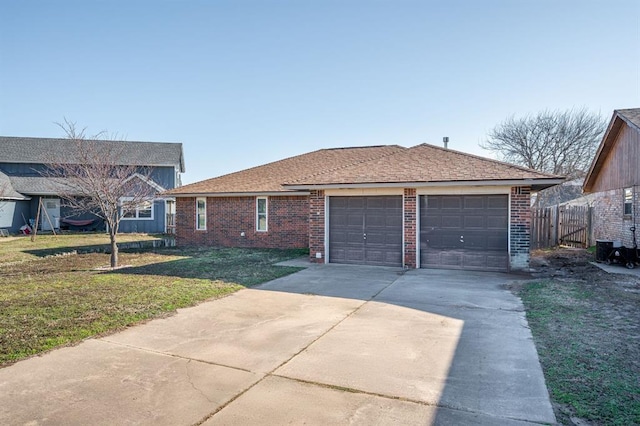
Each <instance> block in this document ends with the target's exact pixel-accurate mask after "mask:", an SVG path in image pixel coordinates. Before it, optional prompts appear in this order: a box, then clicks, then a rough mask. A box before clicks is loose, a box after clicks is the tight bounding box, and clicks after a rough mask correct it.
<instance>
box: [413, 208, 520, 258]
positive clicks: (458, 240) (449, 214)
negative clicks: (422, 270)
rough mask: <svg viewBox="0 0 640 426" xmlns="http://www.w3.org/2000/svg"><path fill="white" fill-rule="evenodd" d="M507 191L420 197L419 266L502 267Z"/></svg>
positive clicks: (505, 248)
mask: <svg viewBox="0 0 640 426" xmlns="http://www.w3.org/2000/svg"><path fill="white" fill-rule="evenodd" d="M508 215H509V209H508V196H507V195H469V196H460V195H436V196H422V197H420V263H421V266H423V267H427V268H428V267H432V268H455V269H471V270H492V271H506V270H507V269H508V264H509V263H508V262H509V254H508V224H509V217H508Z"/></svg>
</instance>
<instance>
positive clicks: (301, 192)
mask: <svg viewBox="0 0 640 426" xmlns="http://www.w3.org/2000/svg"><path fill="white" fill-rule="evenodd" d="M160 195H161V196H164V197H175V198H193V197H196V198H197V197H211V198H216V197H217V198H221V197H260V196H263V197H295V196H305V195H309V191H308V190H292V191H251V192H189V193H172V192H170V191H169V192H164V193H161V194H160Z"/></svg>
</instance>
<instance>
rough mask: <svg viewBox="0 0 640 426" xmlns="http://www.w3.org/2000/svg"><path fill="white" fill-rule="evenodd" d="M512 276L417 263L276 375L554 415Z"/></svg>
mask: <svg viewBox="0 0 640 426" xmlns="http://www.w3.org/2000/svg"><path fill="white" fill-rule="evenodd" d="M445 272H446V273H445ZM511 278H512V277H509V276H507V275H504V274H478V273H469V272H457V271H444V272H443V271H411V272H409V273H407V274H405V275H404V276H402V277H401V278H400V279H399V280H397V281H396V282H395V283H394V284H393V285H391V286H388V287H387V288H386V289H384V290H383V291H382V292H381V293H380V294H379V295H378V296H376V297H375V299H374V301H372V302H369V303H367V304H365V305H363V306H362V307H361V308H359V309H358V310H357V311H356V312H355V313H354V314H352V315H351V316H350V317H349V318H347V319H346V320H345V321H343V322H342V323H340V324H339V325H337V326H336V327H335V328H334V329H333V330H332V332H331V333H330V334H327V335H325V336H323V337H322V338H321V339H319V340H318V341H316V342H315V343H314V344H312V345H310V346H309V347H308V348H307V349H306V350H305V351H303V352H302V353H300V354H299V355H298V356H297V357H296V358H294V359H292V360H291V361H290V362H288V363H287V364H286V365H284V366H282V367H281V368H279V369H278V370H276V372H275V374H278V375H282V376H286V377H292V378H296V379H301V380H305V381H311V382H322V383H326V384H330V385H334V386H341V387H346V388H350V389H356V390H359V391H364V392H370V393H375V394H382V395H386V396H389V397H401V398H406V399H409V400H413V401H417V402H422V403H428V404H434V405H439V406H442V407H449V408H456V409H459V410H462V411H466V412H474V413H479V414H486V415H490V416H495V417H500V418H508V419H521V420H527V421H535V422H549V423H553V422H555V417H554V414H553V410H552V408H551V404H550V402H549V397H548V393H547V389H546V386H545V382H544V376H543V375H542V371H541V368H540V364H539V361H538V357H537V352H536V350H535V346H534V345H533V342H532V337H531V334H530V331H529V329H528V328H527V326H526V320H525V317H524V313H523V310H522V306H521V304H520V301H519V300H518V299H517V298H516V297H515V296H513V295H512V294H511V293H509V292H508V291H506V290H503V289H502V286H503V285H504V284H505V283H506V282H507V281H509V280H510V279H511Z"/></svg>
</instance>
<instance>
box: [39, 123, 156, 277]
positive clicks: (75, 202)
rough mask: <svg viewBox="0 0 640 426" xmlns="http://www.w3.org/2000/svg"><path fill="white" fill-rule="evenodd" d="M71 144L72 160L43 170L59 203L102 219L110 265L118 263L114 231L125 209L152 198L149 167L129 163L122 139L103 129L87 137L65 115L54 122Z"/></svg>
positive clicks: (127, 209) (132, 208)
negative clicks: (112, 137) (111, 137)
mask: <svg viewBox="0 0 640 426" xmlns="http://www.w3.org/2000/svg"><path fill="white" fill-rule="evenodd" d="M58 125H59V126H60V127H61V128H62V129H63V130H64V131H65V133H66V135H67V139H68V140H69V142H68V143H70V144H73V150H74V153H75V156H74V158H73V160H72V161H69V160H66V159H65V160H64V162H60V161H58V162H55V163H51V164H48V165H47V170H46V171H45V172H43V175H45V176H46V177H47V178H50V179H51V183H52V184H53V185H55V187H56V190H57V192H58V195H59V196H60V198H61V199H62V200H63V205H64V206H65V207H67V208H69V209H70V210H71V211H72V212H73V213H74V214H83V213H91V214H93V215H95V216H97V217H99V218H101V219H103V220H104V222H105V224H106V226H107V232H108V233H109V238H110V242H111V267H112V268H116V267H117V266H118V244H117V235H118V229H119V228H120V221H121V220H122V218H123V217H124V215H125V214H126V213H127V212H130V211H135V209H136V208H137V207H138V206H141V205H143V204H145V203H149V202H152V199H153V197H154V195H155V192H156V191H155V189H154V188H153V187H152V186H150V185H149V184H148V182H149V181H150V172H151V171H150V169H148V168H145V167H141V166H139V165H135V164H128V163H130V162H131V161H130V159H128V158H127V157H126V152H125V145H124V144H123V143H121V142H122V141H114V140H106V139H105V138H104V132H103V133H100V134H98V135H96V136H93V137H91V138H86V137H85V129H82V130H79V129H77V128H76V125H75V123H73V122H69V121H67V120H66V119H65V122H64V123H63V124H58Z"/></svg>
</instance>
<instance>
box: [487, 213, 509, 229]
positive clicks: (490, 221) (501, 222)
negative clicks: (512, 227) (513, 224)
mask: <svg viewBox="0 0 640 426" xmlns="http://www.w3.org/2000/svg"><path fill="white" fill-rule="evenodd" d="M508 225H509V219H508V218H507V217H506V216H504V215H503V216H487V228H489V229H507V226H508Z"/></svg>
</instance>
